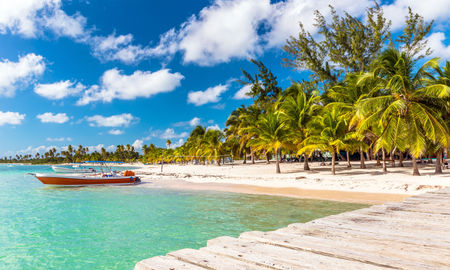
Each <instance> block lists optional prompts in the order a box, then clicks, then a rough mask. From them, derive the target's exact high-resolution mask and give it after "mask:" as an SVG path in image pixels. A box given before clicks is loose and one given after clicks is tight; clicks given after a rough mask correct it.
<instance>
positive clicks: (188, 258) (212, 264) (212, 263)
mask: <svg viewBox="0 0 450 270" xmlns="http://www.w3.org/2000/svg"><path fill="white" fill-rule="evenodd" d="M167 256H170V257H174V258H175V259H177V260H180V261H184V262H187V263H190V264H194V265H197V266H201V267H205V268H207V269H223V270H227V269H235V270H244V269H267V268H266V267H260V266H257V265H255V264H250V263H246V262H243V261H240V260H239V259H234V258H229V257H225V256H219V255H217V254H214V253H211V252H209V251H208V250H205V249H204V248H203V249H200V250H195V249H189V248H187V249H182V250H178V251H174V252H170V253H168V254H167Z"/></svg>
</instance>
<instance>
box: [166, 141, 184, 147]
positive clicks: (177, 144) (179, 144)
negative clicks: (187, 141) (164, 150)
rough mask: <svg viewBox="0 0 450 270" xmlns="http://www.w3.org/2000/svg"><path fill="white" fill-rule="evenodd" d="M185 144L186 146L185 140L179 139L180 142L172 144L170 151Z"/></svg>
mask: <svg viewBox="0 0 450 270" xmlns="http://www.w3.org/2000/svg"><path fill="white" fill-rule="evenodd" d="M183 144H184V140H183V139H179V140H178V141H176V142H174V143H172V144H171V145H170V147H169V148H170V149H175V148H177V147H180V146H182V145H183Z"/></svg>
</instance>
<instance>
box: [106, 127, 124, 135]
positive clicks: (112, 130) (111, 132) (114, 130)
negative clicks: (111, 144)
mask: <svg viewBox="0 0 450 270" xmlns="http://www.w3.org/2000/svg"><path fill="white" fill-rule="evenodd" d="M108 133H109V134H111V135H122V134H123V130H120V129H115V128H114V129H111V130H110V131H108Z"/></svg>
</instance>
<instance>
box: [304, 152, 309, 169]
mask: <svg viewBox="0 0 450 270" xmlns="http://www.w3.org/2000/svg"><path fill="white" fill-rule="evenodd" d="M303 157H304V158H305V160H304V162H303V170H305V171H309V170H310V168H309V164H308V156H307V155H306V154H303Z"/></svg>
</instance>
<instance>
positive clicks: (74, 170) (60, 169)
mask: <svg viewBox="0 0 450 270" xmlns="http://www.w3.org/2000/svg"><path fill="white" fill-rule="evenodd" d="M52 169H53V170H54V171H55V172H58V173H95V169H94V168H83V167H80V165H72V167H71V168H69V167H65V166H56V165H53V166H52Z"/></svg>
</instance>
